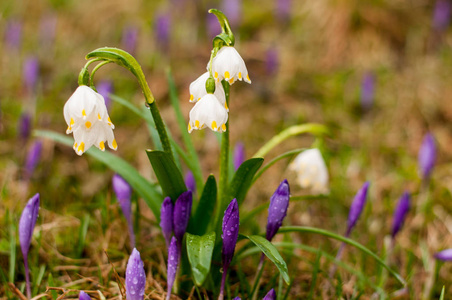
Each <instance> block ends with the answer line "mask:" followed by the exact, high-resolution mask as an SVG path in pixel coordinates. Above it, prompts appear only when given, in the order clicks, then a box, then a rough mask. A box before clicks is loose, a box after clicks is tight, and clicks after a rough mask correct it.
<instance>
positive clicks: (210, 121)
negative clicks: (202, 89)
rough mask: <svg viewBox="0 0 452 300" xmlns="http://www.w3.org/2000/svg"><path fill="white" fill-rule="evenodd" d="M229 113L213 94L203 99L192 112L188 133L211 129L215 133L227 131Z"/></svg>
mask: <svg viewBox="0 0 452 300" xmlns="http://www.w3.org/2000/svg"><path fill="white" fill-rule="evenodd" d="M227 121H228V112H227V111H226V108H225V107H224V105H222V104H221V103H220V101H219V100H218V99H217V97H215V95H213V94H207V95H205V96H204V97H202V98H201V99H200V100H199V101H198V102H196V104H195V106H194V107H193V108H192V110H191V111H190V120H189V122H188V132H192V131H193V130H194V129H204V128H206V127H209V128H210V129H212V130H213V131H218V132H223V131H226V122H227Z"/></svg>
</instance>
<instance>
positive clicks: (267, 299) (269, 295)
mask: <svg viewBox="0 0 452 300" xmlns="http://www.w3.org/2000/svg"><path fill="white" fill-rule="evenodd" d="M275 299H276V293H275V289H271V290H270V291H268V293H267V295H265V297H264V299H262V300H275Z"/></svg>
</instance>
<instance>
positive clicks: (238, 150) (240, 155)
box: [234, 143, 245, 170]
mask: <svg viewBox="0 0 452 300" xmlns="http://www.w3.org/2000/svg"><path fill="white" fill-rule="evenodd" d="M244 161H245V145H243V143H237V144H236V145H235V149H234V169H235V170H237V169H238V168H239V167H240V165H241V164H242V163H243V162H244Z"/></svg>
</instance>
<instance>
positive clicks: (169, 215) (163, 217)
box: [160, 197, 173, 247]
mask: <svg viewBox="0 0 452 300" xmlns="http://www.w3.org/2000/svg"><path fill="white" fill-rule="evenodd" d="M160 227H161V228H162V233H163V237H164V238H165V241H166V246H167V247H169V245H170V241H171V235H172V234H173V202H172V201H171V198H170V197H166V198H165V200H163V203H162V207H161V208H160Z"/></svg>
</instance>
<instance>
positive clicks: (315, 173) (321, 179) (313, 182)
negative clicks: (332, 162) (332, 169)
mask: <svg viewBox="0 0 452 300" xmlns="http://www.w3.org/2000/svg"><path fill="white" fill-rule="evenodd" d="M289 169H290V170H292V171H295V172H296V173H297V180H298V184H299V185H300V186H301V187H302V188H311V189H312V191H313V192H317V193H326V192H328V170H327V168H326V165H325V162H324V161H323V157H322V154H321V153H320V151H319V149H317V148H314V149H309V150H306V151H303V152H302V153H300V154H298V156H297V157H296V158H295V159H294V161H293V162H292V163H291V164H290V165H289Z"/></svg>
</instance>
